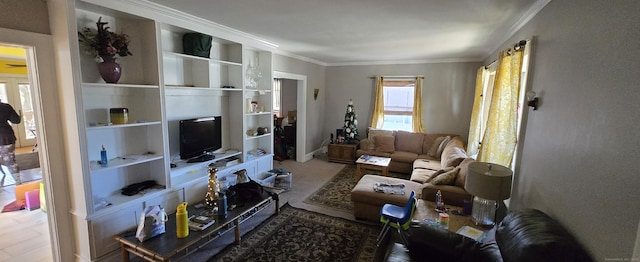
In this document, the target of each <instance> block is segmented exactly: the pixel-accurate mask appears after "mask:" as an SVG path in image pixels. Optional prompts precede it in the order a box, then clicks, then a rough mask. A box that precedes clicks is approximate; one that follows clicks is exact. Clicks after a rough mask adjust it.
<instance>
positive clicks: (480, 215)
mask: <svg viewBox="0 0 640 262" xmlns="http://www.w3.org/2000/svg"><path fill="white" fill-rule="evenodd" d="M512 177H513V172H512V171H511V169H509V168H506V167H504V166H501V165H498V164H492V163H485V162H474V163H471V164H469V172H468V173H467V178H466V181H465V183H464V189H465V190H467V192H469V193H470V194H472V195H473V196H474V197H473V209H472V211H471V217H472V218H473V221H474V222H475V223H476V225H482V226H491V225H494V224H495V223H496V210H497V207H498V202H497V201H498V200H505V199H507V198H509V197H510V196H511V180H512Z"/></svg>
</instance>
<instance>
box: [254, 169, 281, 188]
mask: <svg viewBox="0 0 640 262" xmlns="http://www.w3.org/2000/svg"><path fill="white" fill-rule="evenodd" d="M275 180H276V174H274V173H269V172H265V173H262V174H260V175H258V179H257V180H256V182H258V184H260V185H262V186H268V187H273V185H274V182H275Z"/></svg>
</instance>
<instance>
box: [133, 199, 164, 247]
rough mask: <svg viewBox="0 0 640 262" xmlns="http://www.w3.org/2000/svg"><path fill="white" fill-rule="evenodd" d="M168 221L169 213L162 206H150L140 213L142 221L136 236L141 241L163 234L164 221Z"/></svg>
mask: <svg viewBox="0 0 640 262" xmlns="http://www.w3.org/2000/svg"><path fill="white" fill-rule="evenodd" d="M166 221H167V213H166V212H164V208H162V207H160V206H148V207H147V208H145V209H144V213H142V215H140V223H139V224H138V230H137V231H136V238H137V239H138V240H140V242H144V241H145V240H147V239H149V238H152V237H155V236H157V235H160V234H163V233H164V232H165V228H164V222H166Z"/></svg>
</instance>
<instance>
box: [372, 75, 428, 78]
mask: <svg viewBox="0 0 640 262" xmlns="http://www.w3.org/2000/svg"><path fill="white" fill-rule="evenodd" d="M376 77H377V76H370V77H369V78H370V79H376ZM380 77H382V78H407V79H414V78H416V77H418V78H420V79H424V76H420V75H418V76H380Z"/></svg>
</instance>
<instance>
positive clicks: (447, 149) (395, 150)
mask: <svg viewBox="0 0 640 262" xmlns="http://www.w3.org/2000/svg"><path fill="white" fill-rule="evenodd" d="M356 155H357V156H358V157H360V156H361V155H372V156H381V157H389V158H391V164H390V165H389V170H390V171H391V172H396V173H404V174H407V178H406V179H402V178H393V177H382V176H378V175H365V176H363V177H362V179H361V180H360V181H359V182H358V184H357V185H356V186H355V187H354V189H353V190H352V192H351V200H352V201H353V202H354V215H355V217H356V218H362V219H368V220H373V221H377V220H378V219H379V212H380V208H381V207H382V205H383V204H384V203H394V204H402V203H403V202H404V201H406V198H408V195H409V194H408V193H407V194H405V195H404V196H397V195H396V196H390V195H386V194H384V193H378V192H374V191H373V190H372V185H373V184H374V183H375V182H386V183H404V184H405V186H406V191H409V192H410V191H416V194H418V197H420V198H422V199H425V200H428V201H434V200H435V194H436V192H437V191H438V190H440V191H441V193H442V195H443V198H444V200H445V204H448V205H456V206H462V205H463V201H464V200H471V195H470V194H469V193H468V192H467V191H465V190H464V182H465V179H466V174H467V171H468V167H469V164H470V163H472V162H474V161H475V160H473V159H472V158H469V157H467V155H466V151H465V150H464V141H463V140H462V138H461V137H460V136H457V135H447V134H424V133H412V132H405V131H381V130H375V129H371V130H369V132H368V137H367V138H366V139H362V140H361V141H360V149H359V150H358V151H356Z"/></svg>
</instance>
